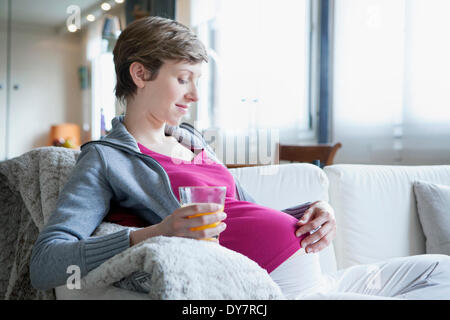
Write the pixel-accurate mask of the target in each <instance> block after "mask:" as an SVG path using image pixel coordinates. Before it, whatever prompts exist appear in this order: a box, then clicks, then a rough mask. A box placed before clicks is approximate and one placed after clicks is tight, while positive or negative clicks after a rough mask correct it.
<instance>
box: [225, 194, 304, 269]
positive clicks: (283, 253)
mask: <svg viewBox="0 0 450 320" xmlns="http://www.w3.org/2000/svg"><path fill="white" fill-rule="evenodd" d="M224 211H225V212H226V213H227V218H226V220H225V223H226V224H227V228H226V229H225V231H223V232H222V233H221V234H220V238H219V242H220V244H221V245H222V246H224V247H226V248H228V249H230V250H233V251H236V252H239V253H241V254H243V255H245V256H247V257H248V258H250V259H252V260H253V261H255V262H257V263H258V264H259V265H260V266H261V267H262V268H264V269H266V270H267V272H269V273H270V272H271V271H272V270H274V269H275V268H276V267H277V266H278V265H280V264H281V263H282V262H283V261H284V260H286V259H287V258H289V257H290V256H291V255H292V254H294V253H295V252H296V251H297V250H298V249H300V241H301V240H302V239H303V237H304V236H301V237H300V238H297V237H296V236H295V231H296V230H297V226H296V223H297V219H295V218H294V217H292V216H290V215H288V214H287V213H284V212H281V211H278V210H274V209H271V208H268V207H264V206H260V205H257V204H254V203H251V202H246V201H238V200H231V199H230V200H228V199H227V201H226V203H225V210H224Z"/></svg>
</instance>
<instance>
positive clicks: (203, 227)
mask: <svg viewBox="0 0 450 320" xmlns="http://www.w3.org/2000/svg"><path fill="white" fill-rule="evenodd" d="M195 204H200V203H189V204H184V205H182V206H183V207H186V206H192V205H195ZM223 209H224V205H220V209H219V210H217V211H214V212H200V213H196V214H193V215H191V216H188V217H187V218H188V219H191V218H195V217H200V216H205V215H208V214H214V213H218V212H223ZM220 222H221V221H217V222H214V223H211V224H206V225H204V226H199V227H193V228H191V230H192V231H198V230H205V229H208V228H214V227H217V226H218V225H219V224H220ZM203 240H211V238H205V239H203Z"/></svg>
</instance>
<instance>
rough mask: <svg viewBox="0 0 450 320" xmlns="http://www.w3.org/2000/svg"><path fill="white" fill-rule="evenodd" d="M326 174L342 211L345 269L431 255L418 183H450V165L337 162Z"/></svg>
mask: <svg viewBox="0 0 450 320" xmlns="http://www.w3.org/2000/svg"><path fill="white" fill-rule="evenodd" d="M324 171H325V173H326V174H327V176H328V179H329V181H330V188H329V196H330V204H331V205H332V206H333V208H334V209H335V212H336V223H337V235H336V239H335V241H334V248H335V252H336V259H337V263H338V268H339V269H341V268H346V267H349V266H353V265H356V264H364V263H372V262H376V261H380V260H385V259H388V258H392V257H402V256H410V255H417V254H423V253H425V236H424V234H423V231H422V227H421V224H420V221H419V218H418V215H417V208H416V201H415V198H414V192H413V182H414V181H416V180H425V181H429V182H434V183H440V184H450V166H448V165H447V166H382V165H356V164H337V165H332V166H328V167H325V168H324Z"/></svg>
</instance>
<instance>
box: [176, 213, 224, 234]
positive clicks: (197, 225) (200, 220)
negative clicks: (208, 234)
mask: <svg viewBox="0 0 450 320" xmlns="http://www.w3.org/2000/svg"><path fill="white" fill-rule="evenodd" d="M226 217H227V214H226V213H225V212H222V211H219V212H217V213H212V214H208V215H201V216H197V217H194V218H189V219H187V221H186V222H185V226H186V227H188V228H190V229H191V230H193V231H195V230H201V229H202V228H203V229H204V228H208V227H216V226H217V225H219V223H220V221H222V220H225V219H226ZM193 228H194V229H193Z"/></svg>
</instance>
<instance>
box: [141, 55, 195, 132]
mask: <svg viewBox="0 0 450 320" xmlns="http://www.w3.org/2000/svg"><path fill="white" fill-rule="evenodd" d="M201 67H202V64H201V63H197V64H189V63H186V62H175V61H164V63H163V65H162V66H161V68H160V70H159V73H158V76H157V77H156V79H155V80H152V81H147V82H146V83H145V87H144V88H142V89H141V93H140V94H141V96H142V98H143V100H142V101H143V102H144V105H145V108H146V110H145V111H146V113H147V114H148V113H150V115H151V116H152V117H153V118H154V119H155V120H159V121H162V122H166V123H168V124H169V125H178V124H179V123H180V122H181V118H182V117H183V116H184V115H185V114H186V113H188V112H189V108H190V107H191V104H192V103H193V102H196V101H198V93H197V80H198V78H199V77H200V76H201Z"/></svg>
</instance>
